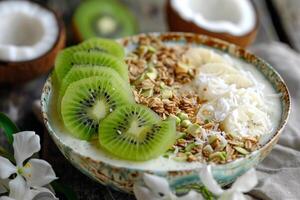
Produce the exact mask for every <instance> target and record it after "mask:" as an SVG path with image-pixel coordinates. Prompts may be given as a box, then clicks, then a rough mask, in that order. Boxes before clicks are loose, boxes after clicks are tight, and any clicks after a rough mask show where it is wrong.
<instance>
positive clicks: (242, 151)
mask: <svg viewBox="0 0 300 200" xmlns="http://www.w3.org/2000/svg"><path fill="white" fill-rule="evenodd" d="M233 148H234V149H235V150H236V151H237V152H239V153H241V154H243V155H247V154H249V151H247V150H246V149H244V148H242V147H233Z"/></svg>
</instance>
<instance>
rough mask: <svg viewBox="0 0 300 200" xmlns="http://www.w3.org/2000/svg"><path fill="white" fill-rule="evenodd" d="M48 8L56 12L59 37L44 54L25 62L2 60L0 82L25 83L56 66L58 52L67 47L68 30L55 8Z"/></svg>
mask: <svg viewBox="0 0 300 200" xmlns="http://www.w3.org/2000/svg"><path fill="white" fill-rule="evenodd" d="M47 9H48V8H47ZM48 10H49V11H51V12H53V13H54V14H55V16H56V19H57V23H58V26H59V33H58V37H57V39H56V42H55V43H54V44H53V47H52V48H51V49H50V50H49V51H48V52H46V53H45V54H44V55H42V56H40V57H38V58H35V59H32V60H28V61H24V62H23V61H19V62H10V61H1V60H0V84H13V85H15V84H20V83H24V82H26V81H29V80H32V79H34V78H37V77H39V76H41V75H42V74H46V73H47V72H49V70H50V69H51V68H52V67H53V66H54V62H55V58H56V55H57V53H58V52H59V50H61V49H63V48H64V47H65V43H66V30H65V26H64V23H63V21H62V19H61V18H60V17H59V16H58V15H57V14H56V13H55V12H54V11H53V10H51V9H48Z"/></svg>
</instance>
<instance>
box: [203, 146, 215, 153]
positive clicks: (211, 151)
mask: <svg viewBox="0 0 300 200" xmlns="http://www.w3.org/2000/svg"><path fill="white" fill-rule="evenodd" d="M213 152H214V150H213V148H212V147H211V146H210V145H209V144H208V145H206V146H205V147H204V148H203V153H205V154H207V155H210V154H211V153H213Z"/></svg>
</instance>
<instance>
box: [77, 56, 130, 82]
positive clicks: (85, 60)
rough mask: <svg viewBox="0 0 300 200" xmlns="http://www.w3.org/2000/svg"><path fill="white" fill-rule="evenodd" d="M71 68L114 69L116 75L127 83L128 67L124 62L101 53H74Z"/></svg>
mask: <svg viewBox="0 0 300 200" xmlns="http://www.w3.org/2000/svg"><path fill="white" fill-rule="evenodd" d="M72 60H73V61H72V63H73V66H76V65H90V66H102V67H109V68H111V69H114V70H115V71H116V72H118V74H119V75H120V76H121V77H122V78H123V80H125V81H126V82H129V78H128V66H127V65H126V63H125V62H123V61H120V60H119V59H117V58H115V57H113V56H111V55H108V54H103V53H98V52H90V53H88V52H84V51H82V52H76V53H75V54H74V55H73V59H72Z"/></svg>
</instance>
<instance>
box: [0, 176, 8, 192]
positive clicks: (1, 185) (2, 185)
mask: <svg viewBox="0 0 300 200" xmlns="http://www.w3.org/2000/svg"><path fill="white" fill-rule="evenodd" d="M7 188H8V180H7V179H5V180H1V179H0V194H3V193H5V192H7V191H8V190H7Z"/></svg>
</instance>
